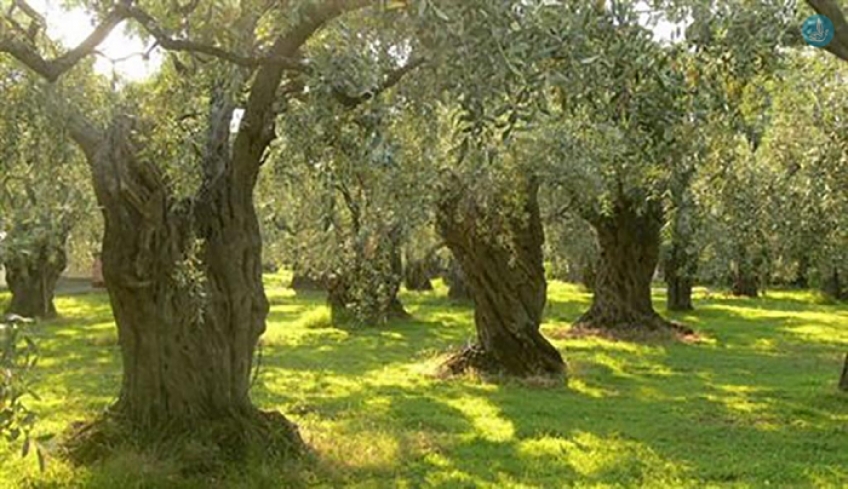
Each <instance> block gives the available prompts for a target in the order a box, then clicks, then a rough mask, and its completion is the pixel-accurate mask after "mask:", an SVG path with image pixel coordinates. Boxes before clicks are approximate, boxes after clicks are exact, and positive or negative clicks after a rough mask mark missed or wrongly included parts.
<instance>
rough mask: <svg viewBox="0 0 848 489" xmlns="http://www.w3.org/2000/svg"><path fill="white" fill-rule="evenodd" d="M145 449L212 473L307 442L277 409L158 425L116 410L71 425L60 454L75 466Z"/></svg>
mask: <svg viewBox="0 0 848 489" xmlns="http://www.w3.org/2000/svg"><path fill="white" fill-rule="evenodd" d="M127 448H130V449H133V450H138V451H143V452H149V453H152V454H154V455H155V456H158V457H167V458H169V459H173V460H177V461H178V462H179V466H180V470H181V472H183V473H184V474H198V473H211V472H215V471H217V470H219V469H224V468H225V467H226V466H227V465H228V464H232V463H234V462H240V461H243V460H245V458H246V457H247V456H249V455H259V456H262V457H279V458H283V459H293V458H299V457H301V456H302V455H305V454H307V453H308V447H307V445H306V444H305V442H304V441H303V439H302V438H301V436H300V432H299V430H298V428H297V426H296V425H295V424H294V423H292V422H291V421H289V420H288V419H286V417H285V416H283V415H282V414H280V413H279V412H276V411H260V410H253V412H251V413H249V414H242V415H234V416H228V417H226V418H221V419H215V420H207V421H203V422H197V421H193V422H191V423H185V424H178V423H170V424H165V425H162V426H158V427H155V428H154V427H148V428H138V427H134V426H128V425H127V424H126V423H125V422H124V420H123V419H122V418H121V417H120V416H119V415H117V414H115V413H106V414H104V415H102V416H100V417H99V418H97V419H95V420H94V421H91V422H78V423H74V424H73V425H71V427H70V428H69V429H68V431H67V432H66V433H65V435H64V437H63V440H62V453H63V455H65V456H66V458H67V459H68V460H69V461H70V462H72V463H74V464H77V465H90V464H93V463H97V462H100V461H102V460H105V459H107V458H109V457H110V456H111V455H114V454H115V453H117V452H118V451H119V450H121V449H127Z"/></svg>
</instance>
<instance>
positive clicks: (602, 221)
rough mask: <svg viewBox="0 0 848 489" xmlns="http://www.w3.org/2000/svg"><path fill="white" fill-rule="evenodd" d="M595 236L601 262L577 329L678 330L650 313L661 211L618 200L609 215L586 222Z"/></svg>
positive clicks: (658, 207) (654, 205) (656, 206)
mask: <svg viewBox="0 0 848 489" xmlns="http://www.w3.org/2000/svg"><path fill="white" fill-rule="evenodd" d="M587 220H589V222H590V223H591V224H592V226H594V228H595V231H596V232H597V236H598V244H599V246H600V251H601V256H600V259H599V261H598V265H597V269H596V277H595V289H594V292H595V293H594V296H593V298H592V305H591V307H590V309H589V310H588V311H587V312H586V313H585V314H583V316H581V317H580V319H578V320H577V322H576V325H577V326H579V327H584V328H590V329H601V330H614V331H622V332H639V331H656V330H661V329H667V328H676V326H674V325H672V324H671V323H670V322H668V321H666V320H665V319H663V318H662V317H661V316H660V315H659V314H657V312H656V311H655V310H654V306H653V303H652V302H651V281H652V279H653V275H654V271H655V270H656V267H657V262H658V261H659V252H660V230H661V229H662V226H663V209H662V204H660V203H659V202H649V203H648V204H647V209H638V206H637V205H636V203H634V202H631V201H628V200H627V199H626V198H624V197H621V198H619V199H618V201H616V202H615V204H614V205H613V208H612V211H611V212H610V213H609V214H600V213H599V214H596V215H591V216H587Z"/></svg>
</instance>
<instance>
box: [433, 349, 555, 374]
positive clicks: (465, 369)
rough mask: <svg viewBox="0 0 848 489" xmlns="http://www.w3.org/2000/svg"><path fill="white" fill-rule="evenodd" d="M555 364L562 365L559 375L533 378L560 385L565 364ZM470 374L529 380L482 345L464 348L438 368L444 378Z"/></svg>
mask: <svg viewBox="0 0 848 489" xmlns="http://www.w3.org/2000/svg"><path fill="white" fill-rule="evenodd" d="M553 363H556V364H558V365H561V367H562V368H561V370H559V371H558V372H557V373H552V372H541V373H536V374H535V375H532V377H533V378H535V379H543V378H544V379H549V380H556V381H557V383H559V381H560V380H561V379H563V378H565V364H564V363H563V362H562V358H558V359H556V361H555V362H553ZM469 373H474V374H479V375H482V376H485V377H493V376H497V377H503V376H509V377H516V378H524V379H527V378H529V377H528V376H527V375H517V374H515V373H513V372H510V371H509V369H507V368H506V367H505V366H504V365H502V364H501V363H500V362H499V361H498V360H497V359H496V358H495V356H494V355H492V354H491V353H489V352H487V351H486V350H485V349H484V348H483V347H482V346H481V345H480V344H473V345H468V346H466V347H463V348H462V349H461V350H459V351H458V352H456V353H454V354H452V355H451V356H450V357H448V358H447V359H446V360H445V361H444V362H442V364H441V365H440V366H439V368H438V374H439V375H440V376H442V377H452V376H458V375H464V374H469Z"/></svg>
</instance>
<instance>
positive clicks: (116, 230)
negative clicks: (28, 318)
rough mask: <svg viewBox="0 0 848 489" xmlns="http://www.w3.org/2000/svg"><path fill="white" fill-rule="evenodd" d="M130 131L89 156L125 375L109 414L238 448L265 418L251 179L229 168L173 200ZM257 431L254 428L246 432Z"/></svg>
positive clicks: (292, 442)
mask: <svg viewBox="0 0 848 489" xmlns="http://www.w3.org/2000/svg"><path fill="white" fill-rule="evenodd" d="M131 128H132V123H131V122H127V121H122V120H119V121H118V122H116V124H115V126H114V128H113V130H112V134H111V141H110V142H109V144H106V145H103V146H101V148H100V151H99V152H98V153H97V154H96V155H92V158H94V161H95V164H93V165H92V167H93V172H94V182H95V190H96V192H97V197H98V201H99V203H100V205H101V207H102V209H103V214H104V218H105V234H104V238H103V248H102V262H103V275H104V277H105V282H106V288H107V290H108V293H109V298H110V301H111V304H112V310H113V313H114V316H115V322H116V324H117V328H118V340H119V345H120V349H121V356H122V360H123V366H124V368H123V378H122V381H121V390H120V395H119V397H118V400H117V402H116V403H115V404H114V406H113V407H112V408H111V409H110V413H111V414H112V415H114V416H115V417H116V418H117V419H119V420H121V421H122V423H125V424H128V425H129V426H130V427H132V428H133V429H134V430H140V432H141V433H148V434H153V433H157V432H162V430H167V432H168V433H170V434H175V433H177V432H182V431H185V432H195V433H196V432H197V430H201V429H203V428H204V427H209V426H215V427H216V428H215V429H214V430H213V432H214V433H215V435H214V436H215V437H216V438H218V440H217V441H218V442H220V443H221V444H222V445H221V446H226V447H227V449H232V450H235V451H240V450H241V449H242V445H241V443H243V442H247V441H248V437H251V436H252V435H253V434H256V435H258V436H265V435H267V434H268V433H270V432H272V431H273V432H274V434H275V435H274V436H275V438H274V439H275V441H281V440H282V439H281V438H280V435H284V436H283V437H282V438H284V440H282V441H285V443H286V445H287V446H289V447H292V448H295V447H299V445H300V443H301V442H300V439H299V436H298V435H297V431H296V429H295V428H294V427H293V425H290V424H289V423H288V422H287V421H286V420H285V419H284V418H283V417H282V416H281V415H274V417H276V418H279V419H280V420H281V421H282V424H283V425H285V426H286V428H285V429H283V430H278V429H274V430H265V429H263V428H262V427H263V426H266V425H267V424H268V421H270V420H271V418H269V417H268V415H266V414H263V413H260V412H259V411H258V410H257V409H256V408H255V407H254V406H253V404H252V403H251V400H250V396H249V391H250V385H251V380H252V378H251V373H252V372H253V367H254V366H255V365H254V352H255V349H256V347H257V343H258V340H259V337H260V335H262V333H263V332H264V331H265V318H266V316H267V313H268V301H267V300H266V296H265V292H264V289H263V285H262V262H261V256H262V254H261V247H262V242H261V237H260V233H259V223H258V220H257V217H256V213H255V209H254V206H253V201H252V192H251V191H250V190H251V189H252V184H251V182H249V181H248V182H240V181H239V180H237V179H238V178H239V175H237V174H236V173H235V172H234V171H233V168H232V166H231V167H229V168H227V169H226V170H224V172H223V173H222V174H221V175H219V176H218V178H216V179H214V181H213V182H212V183H208V184H205V185H204V187H203V188H202V189H201V190H200V191H199V192H198V194H197V195H196V196H195V197H194V198H191V199H186V200H182V201H177V200H175V199H173V198H172V197H171V196H170V194H169V192H168V190H167V189H168V185H167V183H166V182H165V177H164V176H163V174H162V172H161V170H159V168H158V167H157V166H156V165H154V164H152V163H150V162H147V161H140V160H139V159H138V156H137V155H138V154H139V153H138V151H137V150H136V147H135V146H134V145H133V144H132V143H130V136H129V134H130V133H131ZM251 428H253V429H251Z"/></svg>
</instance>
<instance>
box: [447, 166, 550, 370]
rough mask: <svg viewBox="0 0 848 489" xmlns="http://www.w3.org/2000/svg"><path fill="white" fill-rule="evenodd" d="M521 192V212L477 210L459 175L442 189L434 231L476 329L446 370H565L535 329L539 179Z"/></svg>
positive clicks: (539, 288)
mask: <svg viewBox="0 0 848 489" xmlns="http://www.w3.org/2000/svg"><path fill="white" fill-rule="evenodd" d="M522 197H523V198H524V199H525V202H524V204H523V209H521V210H523V211H524V212H522V213H514V215H511V216H509V217H507V216H495V215H484V214H483V213H482V212H481V210H480V208H479V207H477V206H475V205H474V203H473V202H469V201H468V200H466V199H468V198H469V197H468V195H467V192H465V191H464V188H463V186H462V184H461V183H460V182H459V180H458V179H452V180H451V181H450V183H448V184H447V187H446V190H445V192H444V194H443V195H442V199H441V202H440V204H439V209H438V213H437V222H438V228H439V232H440V234H441V235H442V237H443V239H444V240H445V242H446V243H447V246H448V247H449V248H450V250H451V252H452V253H453V254H454V257H455V258H456V260H457V262H458V263H459V264H460V265H461V266H462V270H463V273H464V275H465V277H466V279H467V280H468V284H469V285H470V291H471V294H472V296H473V299H474V324H475V326H476V329H477V343H476V344H475V345H474V346H472V347H469V348H466V349H465V350H463V351H461V352H460V353H458V354H457V355H455V356H453V357H452V358H451V359H449V360H448V361H447V362H446V363H445V365H444V367H445V368H446V370H447V371H448V372H450V373H453V374H457V373H460V372H462V371H465V370H468V369H474V370H478V371H482V372H486V373H505V374H508V375H513V376H519V377H532V376H553V375H561V374H563V373H564V371H565V362H564V361H563V359H562V356H561V355H560V353H559V351H557V349H556V348H554V346H553V345H551V344H550V343H549V342H548V341H547V340H546V339H545V338H544V337H543V336H542V334H541V333H540V331H539V325H540V324H541V322H542V313H543V310H544V307H545V301H546V295H545V294H546V290H547V284H546V282H545V270H544V266H543V252H542V245H543V244H544V233H543V230H542V223H541V218H540V214H539V203H538V200H537V197H538V183H536V182H535V181H531V182H528V184H527V187H526V193H524V195H523V196H522ZM472 198H473V197H472ZM513 211H514V210H513ZM517 214H521V215H522V217H518V216H517ZM498 234H506V235H507V236H509V237H510V238H511V241H512V243H513V249H509V248H507V247H504V246H503V244H502V243H501V242H500V241H499V240H498Z"/></svg>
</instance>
